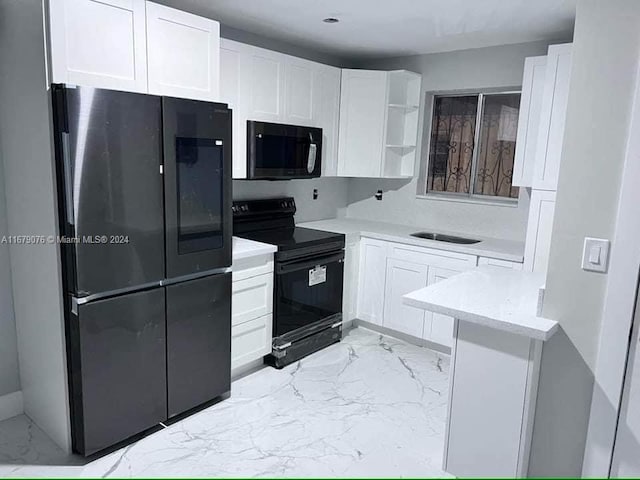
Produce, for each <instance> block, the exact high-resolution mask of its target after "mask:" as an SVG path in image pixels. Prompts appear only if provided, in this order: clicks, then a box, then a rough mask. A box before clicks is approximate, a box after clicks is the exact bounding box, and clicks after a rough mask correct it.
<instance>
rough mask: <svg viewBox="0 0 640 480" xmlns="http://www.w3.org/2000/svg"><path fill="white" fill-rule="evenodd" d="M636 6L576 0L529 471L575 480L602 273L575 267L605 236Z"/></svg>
mask: <svg viewBox="0 0 640 480" xmlns="http://www.w3.org/2000/svg"><path fill="white" fill-rule="evenodd" d="M638 25H640V2H638V1H636V0H615V1H609V2H602V1H601V0H581V1H580V2H578V6H577V16H576V25H575V35H574V47H573V48H574V51H573V67H572V74H571V83H570V92H569V103H568V107H567V119H566V127H565V136H564V145H563V152H562V161H561V167H560V177H559V183H558V194H557V203H556V211H555V219H554V227H553V228H554V230H553V238H552V242H551V252H550V258H549V269H548V274H547V283H546V286H547V290H546V294H545V301H544V307H543V314H544V315H545V316H546V317H549V318H553V319H556V320H558V321H559V322H560V325H561V326H562V330H563V331H562V333H561V334H559V335H556V337H554V339H552V341H551V342H549V343H548V344H546V345H545V347H544V349H543V359H542V371H541V379H540V390H539V394H538V406H537V409H536V419H535V427H534V439H533V445H532V455H531V463H530V470H529V474H530V475H532V476H548V475H553V476H579V475H580V473H581V468H582V457H583V451H584V442H585V436H586V430H587V422H588V417H589V408H590V402H591V396H592V395H591V394H592V388H593V369H594V365H595V363H596V359H597V357H598V355H608V354H609V353H610V352H607V351H602V352H598V339H599V337H600V331H601V323H602V317H603V301H604V296H605V289H606V281H607V275H606V274H599V273H593V272H585V271H583V270H582V269H581V267H580V263H581V254H582V245H583V241H584V237H585V236H593V237H602V238H609V239H612V237H613V235H614V232H615V226H616V225H615V219H616V212H617V208H618V199H619V195H620V184H621V172H622V169H623V165H624V159H625V154H626V147H627V140H628V129H629V122H630V117H631V108H632V105H633V98H634V92H635V85H636V72H637V68H638V58H639V53H640V29H639V28H638Z"/></svg>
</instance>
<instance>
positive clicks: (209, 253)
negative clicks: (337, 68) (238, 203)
mask: <svg viewBox="0 0 640 480" xmlns="http://www.w3.org/2000/svg"><path fill="white" fill-rule="evenodd" d="M52 100H53V116H54V138H55V150H56V172H57V183H58V208H59V217H60V233H61V238H60V244H61V249H62V263H63V264H62V275H63V286H64V300H65V302H64V304H65V310H66V311H65V327H66V340H67V364H68V373H69V391H70V409H71V419H72V420H71V431H72V441H73V449H74V451H76V452H78V453H80V454H82V455H85V456H89V455H92V454H94V453H96V452H100V451H102V450H105V449H108V448H109V447H112V446H114V445H118V444H121V443H122V442H125V441H127V440H132V439H135V438H136V437H137V436H140V435H142V434H144V433H145V432H147V431H149V430H150V429H153V428H154V427H157V426H158V425H159V424H161V423H162V422H166V421H168V420H170V419H172V418H175V417H177V416H179V415H181V414H183V413H185V412H189V411H190V410H192V409H197V408H199V407H202V406H203V405H208V404H209V403H211V402H214V401H216V400H217V399H220V398H221V397H224V396H225V395H226V394H227V393H228V392H229V390H230V370H231V273H230V271H231V269H230V266H231V242H232V239H231V238H232V237H231V235H232V224H231V222H232V219H231V201H232V200H231V111H230V110H229V109H228V108H227V105H225V104H217V103H209V102H200V101H194V100H184V99H176V98H167V97H157V96H152V95H144V94H136V93H127V92H119V91H111V90H101V89H94V88H86V87H72V86H65V85H53V86H52Z"/></svg>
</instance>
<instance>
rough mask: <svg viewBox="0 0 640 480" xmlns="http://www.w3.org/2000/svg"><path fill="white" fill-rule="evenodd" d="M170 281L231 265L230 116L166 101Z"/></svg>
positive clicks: (218, 107) (220, 108) (223, 110)
mask: <svg viewBox="0 0 640 480" xmlns="http://www.w3.org/2000/svg"><path fill="white" fill-rule="evenodd" d="M162 116H163V147H164V186H165V188H164V191H165V235H166V238H165V245H166V252H165V256H166V268H167V275H166V276H167V278H168V279H172V278H176V277H182V276H186V275H192V274H198V273H201V272H209V271H214V270H217V269H224V268H227V267H229V266H230V265H231V231H232V226H231V220H232V219H231V201H232V199H231V111H230V110H228V109H227V107H226V105H224V104H215V103H208V102H198V101H193V100H181V99H177V98H166V97H165V98H163V99H162Z"/></svg>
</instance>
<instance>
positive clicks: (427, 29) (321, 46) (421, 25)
mask: <svg viewBox="0 0 640 480" xmlns="http://www.w3.org/2000/svg"><path fill="white" fill-rule="evenodd" d="M156 1H158V2H159V3H163V4H165V5H169V6H173V7H175V8H179V9H181V10H186V11H190V12H192V13H195V14H198V15H203V16H207V17H210V18H214V19H216V20H219V21H220V22H221V23H223V24H225V25H226V26H229V27H233V28H236V29H241V30H246V31H248V32H251V33H254V34H258V35H262V36H265V37H269V38H272V39H275V40H280V41H284V42H289V43H292V44H295V45H299V46H303V47H307V48H311V49H314V50H317V51H319V52H324V53H329V54H333V55H336V56H342V57H351V58H358V57H387V56H402V55H413V54H421V53H433V52H445V51H452V50H462V49H467V48H479V47H487V46H493V45H503V44H512V43H523V42H530V41H535V40H555V39H558V38H560V39H563V38H566V37H567V36H568V35H570V34H571V32H572V31H573V23H574V18H575V5H576V1H577V0H156ZM326 17H336V18H338V19H340V22H339V23H336V24H328V23H324V22H322V19H323V18H326Z"/></svg>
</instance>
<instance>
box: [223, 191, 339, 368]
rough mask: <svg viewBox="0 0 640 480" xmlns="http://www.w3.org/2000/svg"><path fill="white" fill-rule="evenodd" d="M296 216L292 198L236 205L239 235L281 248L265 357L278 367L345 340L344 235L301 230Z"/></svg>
mask: <svg viewBox="0 0 640 480" xmlns="http://www.w3.org/2000/svg"><path fill="white" fill-rule="evenodd" d="M295 212H296V205H295V200H294V199H293V198H290V197H285V198H273V199H261V200H248V201H236V202H234V203H233V234H234V235H236V236H238V237H242V238H247V239H249V240H255V241H257V242H262V243H268V244H271V245H275V246H276V247H278V251H277V252H276V254H275V265H274V302H273V343H272V347H273V348H272V353H271V355H268V356H267V357H266V358H265V360H266V362H267V363H269V364H270V365H273V366H275V367H276V368H282V367H284V366H285V365H288V364H290V363H292V362H295V361H297V360H299V359H300V358H302V357H304V356H306V355H309V354H311V353H313V352H316V351H318V350H320V349H322V348H324V347H326V346H328V345H330V344H332V343H335V342H339V341H340V340H341V339H342V288H343V274H344V245H345V238H344V235H342V234H339V233H333V232H325V231H322V230H314V229H310V228H302V227H296V226H295V221H294V215H295Z"/></svg>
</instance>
